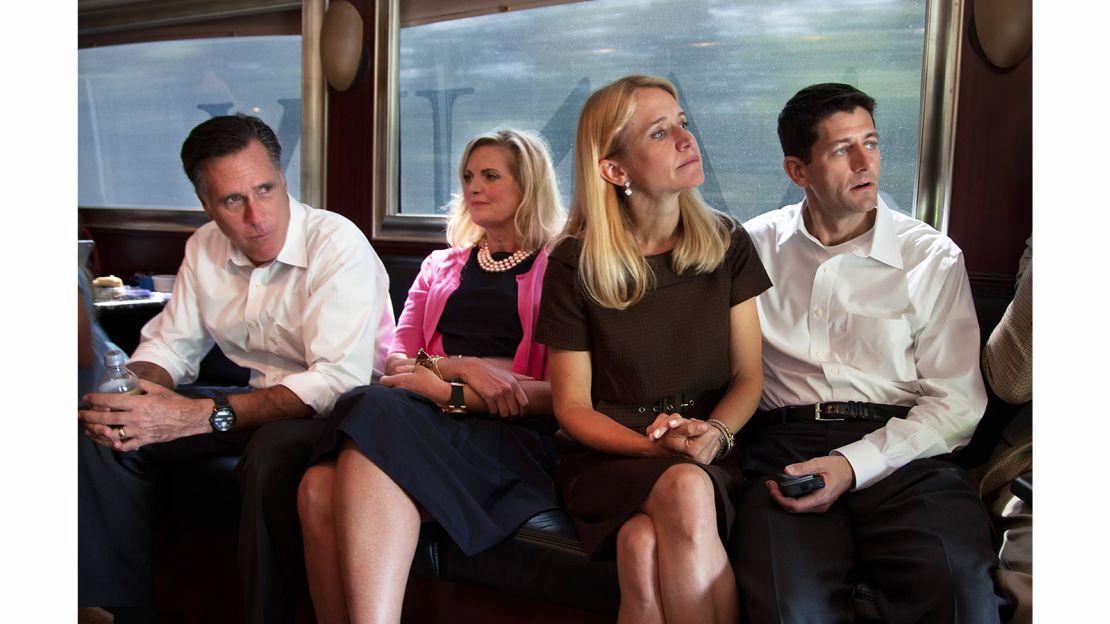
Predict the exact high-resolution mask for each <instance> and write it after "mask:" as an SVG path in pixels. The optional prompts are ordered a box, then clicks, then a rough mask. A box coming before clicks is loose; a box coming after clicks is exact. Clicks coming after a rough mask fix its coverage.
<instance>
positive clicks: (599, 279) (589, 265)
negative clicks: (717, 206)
mask: <svg viewBox="0 0 1110 624" xmlns="http://www.w3.org/2000/svg"><path fill="white" fill-rule="evenodd" d="M640 89H662V90H664V91H666V92H667V93H670V94H671V96H672V97H674V98H675V100H678V91H677V90H676V89H675V88H674V85H672V84H671V83H670V82H668V81H666V80H664V79H662V78H656V77H653V76H640V75H632V76H625V77H624V78H621V79H619V80H617V81H615V82H613V83H611V84H609V85H606V86H604V87H602V88H601V89H598V90H597V91H595V92H594V93H593V95H591V96H590V98H589V99H588V100H587V101H586V104H585V106H583V107H582V114H581V116H580V117H579V118H578V135H577V141H576V144H575V163H574V167H575V187H574V198H573V200H572V201H571V212H570V218H569V220H568V221H567V227H566V229H565V230H564V232H563V235H564V236H569V237H573V238H577V239H578V240H579V242H580V245H581V255H580V256H579V262H578V279H579V281H580V282H581V284H582V287H583V289H584V290H585V292H586V294H587V295H588V296H589V297H590V298H591V299H593V300H594V301H595V302H596V303H597V304H598V305H600V306H601V307H603V308H612V309H617V310H623V309H626V308H628V307H630V306H633V305H635V304H637V303H638V302H639V301H640V300H641V299H643V297H644V295H645V294H646V293H647V290H648V289H649V288H650V286H651V282H652V280H653V279H654V275H652V272H651V267H650V266H649V265H648V263H647V260H646V259H645V258H644V257H643V256H642V255H641V254H640V251H639V248H638V246H637V244H636V241H635V239H634V238H633V236H632V222H631V220H630V218H629V216H628V209H627V205H626V203H625V202H626V200H625V197H624V195H623V194H621V193H620V192H618V189H617V187H616V186H614V185H613V184H611V183H609V182H608V181H606V180H605V179H604V178H602V177H601V168H600V164H599V163H600V162H601V160H602V159H603V158H613V157H614V156H619V155H620V154H621V153H622V152H623V150H624V149H625V142H624V133H625V129H626V128H627V126H628V123H629V122H630V121H631V120H632V116H633V114H634V113H635V112H636V101H635V97H634V96H635V93H636V91H638V90H640ZM678 206H679V220H678V232H679V240H678V243H677V244H676V245H675V247H674V253H673V254H672V256H671V268H672V269H674V272H675V273H678V274H682V273H683V272H685V271H687V270H693V271H695V272H697V273H708V272H710V271H713V270H715V269H716V268H717V267H718V266H719V265H720V264H721V261H722V260H724V257H725V252H726V251H727V250H728V245H729V241H730V237H731V232H732V231H733V230H734V229H735V228H736V227H737V223H736V220H735V219H733V218H732V217H730V216H728V215H726V214H725V213H722V212H720V211H717V210H714V209H713V208H711V207H710V206H709V205H708V204H706V203H705V200H703V199H702V197H701V194H700V193H699V192H698V191H697V189H687V190H685V191H682V192H681V193H680V194H679V196H678Z"/></svg>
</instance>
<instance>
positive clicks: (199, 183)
mask: <svg viewBox="0 0 1110 624" xmlns="http://www.w3.org/2000/svg"><path fill="white" fill-rule="evenodd" d="M253 140H257V141H258V142H259V143H261V144H262V147H264V148H266V153H268V154H269V155H270V160H271V161H272V162H273V163H274V168H275V169H277V170H278V171H279V172H280V171H281V145H280V144H279V143H278V140H277V136H276V135H274V131H273V130H272V129H270V126H267V125H266V123H265V122H264V121H262V120H261V119H259V118H258V117H252V116H250V115H243V114H241V113H240V114H237V115H222V116H219V117H213V118H212V119H209V120H207V121H205V122H203V123H201V124H200V125H198V126H197V127H195V128H193V130H192V131H191V132H190V133H189V136H188V137H187V138H186V139H185V143H183V144H182V145H181V165H182V166H183V167H184V168H185V175H186V176H188V177H189V181H190V182H192V183H193V188H194V189H196V190H197V192H201V190H202V188H203V186H204V163H206V162H208V161H209V160H211V159H213V158H220V157H221V156H227V155H229V154H235V153H237V152H239V151H242V150H243V149H245V148H246V147H247V145H248V144H250V142H251V141H253Z"/></svg>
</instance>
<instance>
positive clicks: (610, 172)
mask: <svg viewBox="0 0 1110 624" xmlns="http://www.w3.org/2000/svg"><path fill="white" fill-rule="evenodd" d="M597 166H598V167H600V169H601V177H602V178H603V179H604V180H605V181H606V182H608V183H609V184H615V185H616V186H624V183H625V182H627V181H628V174H627V173H625V171H624V169H621V166H620V165H619V164H618V163H617V161H615V160H610V159H608V158H602V159H601V160H599V161H597Z"/></svg>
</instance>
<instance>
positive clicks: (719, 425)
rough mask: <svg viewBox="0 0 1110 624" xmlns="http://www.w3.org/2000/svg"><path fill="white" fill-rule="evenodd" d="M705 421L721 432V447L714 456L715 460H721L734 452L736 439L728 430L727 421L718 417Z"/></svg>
mask: <svg viewBox="0 0 1110 624" xmlns="http://www.w3.org/2000/svg"><path fill="white" fill-rule="evenodd" d="M705 422H707V423H709V424H710V425H713V426H714V427H715V428H716V429H717V431H719V432H720V434H721V448H719V449H717V456H716V457H714V458H713V461H720V460H722V459H724V458H725V457H727V456H728V454H729V453H731V452H732V447H733V444H734V443H735V439H734V438H733V436H732V432H731V431H729V430H728V425H726V424H725V423H723V422H721V421H719V420H717V419H716V418H710V419H709V420H707V421H705Z"/></svg>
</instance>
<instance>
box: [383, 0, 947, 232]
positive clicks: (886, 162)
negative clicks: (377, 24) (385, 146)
mask: <svg viewBox="0 0 1110 624" xmlns="http://www.w3.org/2000/svg"><path fill="white" fill-rule="evenodd" d="M924 44H925V0H840V1H838V2H826V1H824V0H775V1H771V2H769V1H766V0H763V1H761V0H741V1H736V0H597V1H596V2H583V3H573V4H567V5H559V6H552V7H545V8H537V9H529V10H523V11H510V12H507V13H498V14H494V15H487V16H480V17H472V18H466V19H459V20H453V21H447V22H439V23H432V24H425V25H418V26H411V27H405V28H402V29H401V33H400V45H399V48H400V50H399V52H400V54H399V59H400V69H399V71H400V76H399V85H398V86H399V96H400V169H401V184H400V203H399V205H400V210H401V212H402V213H403V214H434V213H438V212H440V211H441V209H442V207H443V205H444V204H446V203H447V201H448V200H449V199H450V195H451V193H455V192H458V178H457V174H456V170H457V167H458V159H459V157H460V154H461V152H462V149H463V148H464V147H465V146H466V143H467V141H468V140H469V139H470V138H471V137H473V136H474V135H476V134H479V133H482V132H486V131H488V130H491V129H493V128H496V127H498V126H505V125H507V126H516V127H521V128H526V129H530V130H533V131H536V132H539V133H540V134H541V135H543V137H544V138H545V139H547V141H548V142H549V143H550V145H551V147H552V151H553V155H554V157H555V160H556V171H557V173H558V174H559V181H560V189H561V191H562V194H563V196H564V198H565V199H567V201H568V206H569V198H570V195H571V190H572V183H573V166H572V161H573V158H574V156H573V145H574V133H575V128H576V124H577V121H578V113H579V111H580V109H581V107H582V104H583V103H585V100H586V98H587V97H588V96H589V94H590V93H591V92H592V91H594V90H595V89H597V88H599V87H601V86H603V85H605V84H606V83H608V82H610V81H612V80H614V79H616V78H619V77H621V76H623V75H625V74H630V73H643V74H652V75H658V76H663V77H665V78H667V79H669V80H670V81H671V82H673V83H674V84H675V85H676V86H677V87H678V89H679V91H680V93H681V95H682V100H683V101H682V104H683V106H684V108H685V109H686V111H687V113H688V115H689V120H690V122H691V126H692V129H693V131H694V134H695V135H696V136H697V138H698V141H699V143H700V145H701V148H702V153H703V155H704V165H705V170H706V182H705V184H704V185H703V186H702V187H701V191H702V194H703V195H704V196H705V198H706V200H707V201H708V202H709V203H710V204H711V205H713V206H714V207H717V208H721V209H723V210H727V211H728V212H731V213H732V214H734V215H736V216H738V217H740V218H741V219H747V218H749V217H752V216H754V215H757V214H760V213H763V212H766V211H768V210H772V209H774V208H778V207H780V206H782V205H784V204H785V203H788V202H794V201H800V199H801V196H802V194H801V191H800V190H799V189H798V188H797V187H795V186H793V185H792V184H791V183H790V182H789V180H788V179H787V178H786V175H785V174H784V173H783V170H782V149H781V148H780V147H779V143H778V136H777V134H776V131H775V124H776V119H777V116H778V112H779V110H780V109H781V108H782V106H783V104H785V103H786V101H787V100H788V99H789V98H790V97H791V96H792V95H793V94H794V93H795V92H797V91H798V90H799V89H801V88H802V87H805V86H807V85H809V84H812V83H816V82H847V83H850V84H853V85H855V86H857V87H858V88H860V89H862V90H863V91H865V92H867V93H868V94H869V95H871V96H872V97H874V98H875V99H876V100H877V101H878V108H877V110H876V122H877V125H878V129H879V132H880V134H881V137H882V139H881V145H882V150H883V167H882V174H883V175H882V178H883V179H882V188H883V190H884V197H888V198H889V199H890V200H892V201H893V202H894V205H895V207H897V208H898V209H900V210H902V211H903V212H907V213H908V212H910V211H911V210H912V207H913V197H914V182H915V178H916V175H915V174H916V158H917V143H918V124H919V118H920V97H921V68H922V55H923V49H924Z"/></svg>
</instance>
